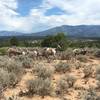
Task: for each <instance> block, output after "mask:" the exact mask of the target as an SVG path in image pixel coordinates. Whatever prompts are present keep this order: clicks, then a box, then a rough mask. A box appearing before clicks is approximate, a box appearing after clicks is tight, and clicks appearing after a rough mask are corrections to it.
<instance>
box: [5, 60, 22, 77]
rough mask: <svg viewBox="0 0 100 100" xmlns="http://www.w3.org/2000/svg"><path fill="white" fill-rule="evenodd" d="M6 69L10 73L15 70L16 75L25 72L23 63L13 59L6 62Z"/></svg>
mask: <svg viewBox="0 0 100 100" xmlns="http://www.w3.org/2000/svg"><path fill="white" fill-rule="evenodd" d="M4 69H5V70H7V71H8V72H9V73H11V72H13V73H15V74H16V75H21V74H22V73H23V67H22V63H21V62H19V61H15V60H12V59H11V60H9V61H8V62H7V63H6V65H5V68H4Z"/></svg>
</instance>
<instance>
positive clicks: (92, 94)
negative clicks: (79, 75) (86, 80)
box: [84, 89, 98, 100]
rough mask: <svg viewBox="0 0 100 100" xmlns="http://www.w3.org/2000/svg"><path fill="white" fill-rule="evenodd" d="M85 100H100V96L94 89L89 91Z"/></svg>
mask: <svg viewBox="0 0 100 100" xmlns="http://www.w3.org/2000/svg"><path fill="white" fill-rule="evenodd" d="M84 100H98V96H97V94H96V91H95V90H94V89H89V90H88V91H87V92H86V94H85V95H84Z"/></svg>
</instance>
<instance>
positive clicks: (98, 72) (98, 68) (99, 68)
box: [96, 66, 100, 81]
mask: <svg viewBox="0 0 100 100" xmlns="http://www.w3.org/2000/svg"><path fill="white" fill-rule="evenodd" d="M96 79H97V80H99V81H100V66H96Z"/></svg>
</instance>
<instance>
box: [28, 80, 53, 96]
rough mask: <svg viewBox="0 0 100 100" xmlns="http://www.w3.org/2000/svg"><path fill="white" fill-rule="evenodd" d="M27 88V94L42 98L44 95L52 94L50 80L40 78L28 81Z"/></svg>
mask: <svg viewBox="0 0 100 100" xmlns="http://www.w3.org/2000/svg"><path fill="white" fill-rule="evenodd" d="M27 88H28V90H29V93H30V94H31V95H32V94H37V95H40V96H42V97H44V96H46V95H50V94H51V92H52V89H53V88H52V85H51V80H50V79H48V78H47V79H45V80H44V79H42V78H36V79H34V80H29V81H28V82H27Z"/></svg>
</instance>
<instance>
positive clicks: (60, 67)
mask: <svg viewBox="0 0 100 100" xmlns="http://www.w3.org/2000/svg"><path fill="white" fill-rule="evenodd" d="M70 68H71V67H70V65H68V64H66V63H65V62H59V63H58V64H57V65H56V66H55V71H57V72H62V73H65V72H66V71H70Z"/></svg>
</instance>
